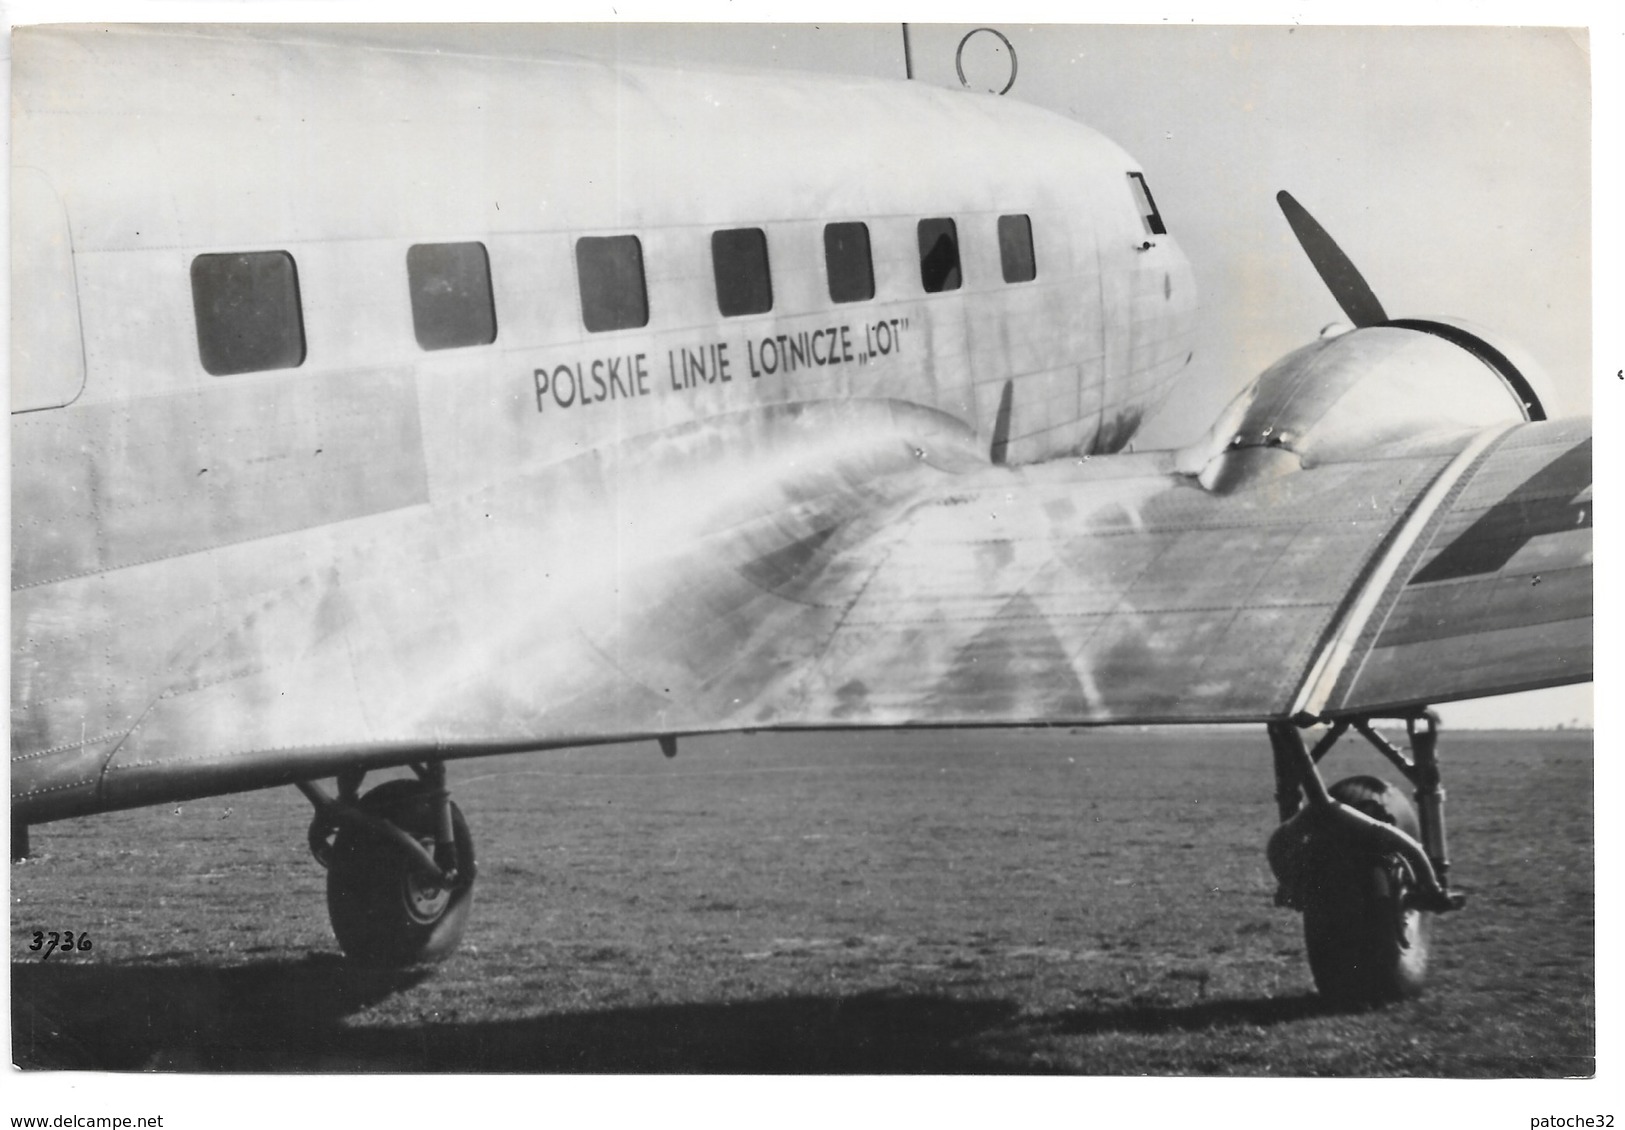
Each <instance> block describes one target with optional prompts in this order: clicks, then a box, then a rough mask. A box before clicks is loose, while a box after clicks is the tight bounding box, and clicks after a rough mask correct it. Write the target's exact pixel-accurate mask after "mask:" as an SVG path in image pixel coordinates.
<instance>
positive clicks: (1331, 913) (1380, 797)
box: [1303, 777, 1429, 1004]
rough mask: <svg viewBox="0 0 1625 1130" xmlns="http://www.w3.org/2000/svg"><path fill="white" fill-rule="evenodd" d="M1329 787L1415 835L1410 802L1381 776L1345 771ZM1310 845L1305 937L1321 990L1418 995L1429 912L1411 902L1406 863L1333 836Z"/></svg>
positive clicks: (1381, 996) (1347, 995)
mask: <svg viewBox="0 0 1625 1130" xmlns="http://www.w3.org/2000/svg"><path fill="white" fill-rule="evenodd" d="M1328 791H1329V792H1330V793H1331V796H1332V798H1333V799H1334V800H1338V801H1341V802H1342V803H1344V804H1346V805H1348V806H1349V807H1351V808H1355V809H1358V810H1359V811H1361V812H1363V813H1365V814H1366V815H1367V816H1370V817H1372V818H1374V819H1377V820H1381V821H1382V822H1384V823H1386V824H1392V825H1394V826H1395V827H1397V828H1399V829H1400V830H1401V831H1403V832H1405V833H1407V834H1408V835H1410V836H1412V837H1418V836H1419V835H1420V822H1419V821H1418V819H1417V815H1416V809H1415V807H1414V806H1413V805H1412V804H1411V802H1410V800H1409V799H1408V798H1407V797H1406V796H1405V795H1404V794H1403V793H1401V792H1400V791H1399V790H1398V789H1396V788H1395V787H1394V786H1392V785H1390V784H1388V782H1386V781H1383V780H1379V779H1378V778H1376V777H1349V778H1348V779H1346V780H1343V781H1339V782H1338V783H1337V784H1335V785H1333V786H1332V787H1331V788H1330V789H1329V790H1328ZM1310 850H1311V851H1312V852H1313V856H1312V858H1311V859H1310V860H1309V861H1307V862H1308V867H1307V869H1306V870H1307V873H1306V876H1305V879H1306V882H1305V890H1304V901H1303V940H1304V944H1305V946H1306V948H1307V949H1308V952H1309V969H1310V972H1311V973H1313V974H1314V978H1315V987H1316V988H1318V989H1319V990H1320V995H1321V996H1322V997H1324V998H1326V999H1327V1000H1328V1001H1332V1002H1334V1003H1337V1004H1375V1003H1382V1002H1387V1001H1394V1000H1400V999H1403V998H1406V997H1413V996H1416V995H1417V994H1418V993H1420V992H1421V991H1422V983H1423V981H1424V979H1425V977H1426V975H1427V964H1428V924H1429V923H1428V918H1429V916H1428V915H1426V914H1424V912H1422V911H1421V910H1418V909H1416V908H1415V907H1414V906H1413V905H1410V903H1411V900H1410V898H1409V895H1410V894H1411V890H1412V886H1413V878H1414V877H1413V876H1412V874H1411V870H1410V866H1409V864H1407V863H1406V862H1405V861H1404V860H1403V859H1401V858H1400V857H1399V856H1398V855H1395V854H1392V853H1388V854H1376V853H1373V852H1372V851H1371V850H1370V849H1369V848H1365V849H1362V848H1360V847H1358V846H1357V845H1355V844H1353V843H1350V842H1348V841H1347V840H1346V839H1345V838H1344V837H1342V836H1338V835H1335V834H1333V835H1325V836H1323V837H1320V838H1318V839H1317V841H1316V842H1315V844H1314V845H1313V847H1312V848H1311V849H1310Z"/></svg>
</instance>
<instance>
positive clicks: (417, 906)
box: [401, 839, 451, 922]
mask: <svg viewBox="0 0 1625 1130" xmlns="http://www.w3.org/2000/svg"><path fill="white" fill-rule="evenodd" d="M418 842H419V843H421V844H423V846H424V847H425V848H427V849H429V850H430V851H433V850H434V840H432V839H420V840H419V841H418ZM401 884H402V887H403V892H404V894H405V896H406V899H405V902H406V909H407V912H408V913H409V914H411V915H412V917H413V918H416V919H417V920H418V921H419V922H433V921H435V920H436V919H437V918H439V917H440V916H441V915H442V914H444V913H445V912H446V906H447V904H448V903H450V902H451V887H450V886H448V885H446V884H443V883H437V882H435V881H434V880H433V879H426V878H424V877H423V876H422V875H419V874H418V873H417V871H416V870H415V869H411V868H408V869H407V871H406V874H405V875H404V876H403V877H402V880H401Z"/></svg>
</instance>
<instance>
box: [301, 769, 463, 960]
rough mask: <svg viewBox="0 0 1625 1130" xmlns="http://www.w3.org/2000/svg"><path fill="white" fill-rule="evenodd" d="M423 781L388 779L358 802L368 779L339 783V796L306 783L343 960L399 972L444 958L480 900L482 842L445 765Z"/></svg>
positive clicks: (316, 851)
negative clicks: (477, 843) (477, 847)
mask: <svg viewBox="0 0 1625 1130" xmlns="http://www.w3.org/2000/svg"><path fill="white" fill-rule="evenodd" d="M412 769H413V771H414V772H415V773H416V774H417V780H404V779H403V780H395V781H386V782H384V783H383V784H381V785H379V786H378V787H377V788H375V789H372V790H371V791H369V792H368V793H367V794H366V795H365V796H360V797H358V796H357V793H358V791H359V789H360V787H361V779H362V776H363V774H362V773H361V772H360V771H354V772H350V773H346V774H343V775H341V776H340V777H339V779H338V790H339V795H338V797H337V799H334V798H333V797H330V796H328V795H327V794H326V793H325V792H324V791H322V789H321V788H320V787H319V786H318V785H316V784H314V783H312V782H309V781H301V782H299V783H298V787H299V790H300V791H301V792H303V793H304V794H305V796H306V798H308V799H309V800H310V802H311V804H312V805H314V806H315V809H316V814H315V816H313V817H312V819H311V824H310V833H309V841H310V850H311V854H312V855H314V856H315V857H316V860H317V862H319V863H321V864H322V866H324V867H326V868H327V912H328V916H329V918H330V919H331V921H332V923H333V933H334V935H335V936H337V938H338V942H339V946H340V948H342V949H343V950H344V953H345V956H347V957H349V958H350V959H351V960H353V961H357V962H359V963H362V964H365V965H377V966H387V967H394V968H400V967H405V966H413V965H426V964H431V963H433V962H437V961H441V960H443V959H445V958H446V957H447V956H449V955H450V954H451V952H452V951H453V950H455V949H456V948H457V943H458V942H460V941H461V940H462V936H463V929H464V928H465V927H466V926H467V925H468V915H469V910H470V909H471V907H472V906H473V899H474V841H473V838H472V837H471V836H470V835H469V832H468V825H467V824H466V823H465V822H464V820H463V814H462V813H461V812H460V811H459V810H458V808H457V806H456V805H455V804H453V803H452V801H451V798H450V797H449V795H448V794H447V792H446V774H445V767H444V766H443V765H442V764H441V763H440V762H429V763H427V764H425V765H414V766H413V767H412Z"/></svg>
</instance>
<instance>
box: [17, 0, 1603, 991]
mask: <svg viewBox="0 0 1625 1130" xmlns="http://www.w3.org/2000/svg"><path fill="white" fill-rule="evenodd" d="M13 42H14V49H13V51H14V53H13V71H12V73H13V84H14V95H13V127H12V174H11V176H12V181H11V183H12V194H13V195H12V199H13V205H12V208H13V214H12V215H13V249H14V250H13V267H12V270H13V276H12V278H13V286H12V293H13V313H12V352H11V396H12V412H13V415H12V431H11V444H12V483H13V487H12V491H13V494H12V604H11V614H12V642H11V649H12V650H11V659H12V663H11V688H10V689H11V703H12V730H11V733H12V757H11V790H12V791H11V797H12V808H11V820H12V842H13V848H12V850H13V857H14V858H17V857H19V856H25V855H26V854H27V851H28V848H29V828H30V827H31V826H33V825H38V824H44V823H48V822H50V821H55V820H61V819H66V818H77V817H86V816H90V815H93V814H96V813H101V812H107V811H112V810H117V809H124V808H131V807H138V806H143V805H154V804H168V803H174V802H178V801H184V800H188V799H193V798H199V797H207V796H212V795H219V794H225V793H234V792H240V791H244V790H251V789H264V788H271V787H284V786H289V785H292V786H294V787H297V788H298V789H300V790H301V791H302V792H303V793H304V795H305V796H306V797H307V798H308V799H309V800H310V802H311V804H312V808H313V817H312V822H311V825H310V827H309V829H308V832H307V839H308V843H309V846H310V849H311V852H312V854H313V855H314V856H315V858H316V860H317V861H318V862H319V863H320V864H321V865H322V866H324V867H325V868H326V869H327V901H328V908H329V913H330V918H331V922H332V926H333V930H334V933H335V935H336V938H337V941H338V944H339V946H340V947H341V949H342V950H343V951H344V953H345V954H346V955H348V957H350V958H351V959H353V960H355V961H356V962H357V963H359V964H370V965H386V966H410V965H419V964H426V963H432V962H435V961H439V960H441V959H444V958H445V957H447V956H448V955H449V954H451V953H452V952H453V951H454V950H455V949H456V947H457V945H458V942H459V940H460V938H461V936H462V933H463V931H464V929H465V927H466V925H467V922H468V920H469V916H470V913H471V908H472V894H473V887H474V883H475V875H476V871H477V865H476V852H475V848H474V844H473V839H472V835H471V833H470V831H469V827H468V824H467V822H466V820H465V819H464V817H463V815H462V813H461V812H460V810H459V809H458V807H457V805H456V804H455V803H454V802H452V800H451V799H450V797H449V795H448V790H447V787H446V773H445V765H446V763H447V762H448V761H450V760H453V759H458V758H469V757H478V756H483V755H491V754H498V753H513V752H521V751H543V750H553V749H562V748H572V747H589V746H593V745H596V744H603V743H617V742H629V741H652V742H655V743H657V744H658V745H659V747H660V748H661V750H662V751H663V752H664V753H666V754H667V755H674V754H675V753H676V752H677V747H678V744H679V742H680V741H681V740H682V739H683V738H685V737H687V736H690V735H697V734H713V733H723V732H758V731H775V730H780V731H783V730H815V731H838V730H853V729H906V728H936V727H1010V726H1068V727H1089V726H1103V725H1125V724H1190V725H1200V724H1212V723H1248V724H1252V725H1256V726H1258V727H1260V728H1261V729H1262V730H1263V731H1264V736H1265V737H1267V740H1268V741H1269V742H1270V746H1271V749H1272V751H1273V755H1274V775H1275V781H1274V789H1275V798H1276V800H1277V804H1278V811H1279V816H1280V824H1279V826H1278V827H1277V829H1276V830H1275V832H1274V833H1273V835H1272V836H1271V837H1270V842H1269V844H1268V846H1267V856H1268V859H1269V861H1270V864H1271V866H1272V868H1273V870H1274V873H1275V875H1276V878H1277V880H1278V883H1279V890H1278V893H1277V901H1278V902H1279V903H1280V904H1281V905H1282V906H1284V907H1288V908H1291V909H1293V910H1295V911H1299V912H1301V913H1302V914H1303V920H1304V933H1305V946H1306V951H1307V955H1308V960H1309V965H1310V969H1311V972H1312V974H1313V977H1314V980H1315V983H1316V985H1317V987H1318V989H1319V991H1320V992H1321V993H1322V994H1323V995H1324V996H1325V997H1327V998H1328V999H1331V1000H1338V1001H1351V1002H1354V1001H1362V1002H1363V1001H1381V1000H1391V999H1396V998H1401V997H1405V996H1409V995H1412V994H1414V993H1416V992H1419V991H1420V990H1421V989H1422V987H1423V985H1424V983H1425V978H1426V971H1427V962H1428V951H1429V942H1428V931H1429V922H1430V919H1431V917H1432V916H1433V915H1435V914H1438V913H1445V912H1449V911H1453V910H1456V909H1458V908H1459V907H1460V906H1461V904H1462V901H1463V900H1462V898H1461V896H1460V895H1459V893H1457V892H1456V891H1454V890H1453V889H1452V888H1451V885H1450V881H1449V864H1450V861H1449V857H1448V849H1447V837H1446V825H1445V816H1444V808H1443V800H1444V792H1443V789H1442V787H1441V774H1440V771H1439V766H1438V758H1437V744H1438V725H1437V716H1436V715H1435V714H1434V713H1433V711H1432V707H1434V706H1436V705H1438V704H1440V703H1445V702H1450V701H1455V700H1460V699H1467V698H1476V697H1482V696H1488V695H1495V694H1502V693H1508V692H1513V691H1519V690H1526V689H1532V688H1540V687H1551V686H1559V685H1563V684H1569V683H1576V682H1584V681H1587V680H1589V679H1590V678H1591V676H1592V620H1591V614H1592V613H1591V609H1592V590H1591V556H1592V541H1591V524H1592V504H1591V497H1592V475H1591V424H1590V421H1589V420H1588V419H1584V418H1576V419H1547V407H1546V406H1547V404H1548V401H1549V393H1548V392H1547V391H1546V389H1545V386H1544V384H1543V378H1542V377H1541V376H1540V375H1539V373H1538V371H1537V370H1536V369H1535V367H1534V366H1533V365H1532V364H1530V363H1529V362H1527V361H1526V360H1525V359H1523V357H1522V356H1521V354H1520V353H1519V352H1518V351H1517V350H1515V349H1514V348H1513V347H1512V346H1510V345H1508V344H1507V343H1504V342H1500V341H1497V340H1496V339H1495V338H1494V337H1493V335H1491V334H1488V333H1486V332H1485V331H1482V330H1478V329H1475V328H1473V327H1471V326H1468V325H1465V324H1462V323H1458V322H1455V321H1451V320H1446V319H1440V318H1431V317H1415V316H1409V315H1401V316H1394V315H1391V314H1390V313H1389V312H1388V311H1387V309H1386V308H1385V307H1384V306H1383V305H1382V303H1381V302H1380V301H1379V299H1378V298H1377V296H1376V295H1375V293H1374V292H1373V290H1372V289H1371V287H1370V286H1369V285H1368V284H1367V283H1366V282H1365V280H1364V278H1363V277H1362V275H1361V273H1360V272H1359V270H1358V269H1357V268H1356V267H1355V266H1354V264H1353V263H1352V262H1351V261H1350V259H1349V258H1348V256H1347V255H1345V254H1344V252H1343V251H1342V250H1341V249H1340V247H1339V246H1338V244H1337V243H1336V242H1335V241H1334V240H1333V239H1332V237H1331V236H1330V235H1329V234H1328V233H1327V232H1326V230H1325V229H1324V228H1323V227H1322V226H1321V225H1320V224H1319V223H1318V222H1317V221H1316V220H1315V219H1314V218H1313V217H1312V216H1311V215H1310V213H1309V212H1308V211H1307V210H1306V209H1305V208H1304V207H1303V206H1302V205H1301V204H1299V203H1298V202H1297V201H1296V200H1295V199H1294V198H1293V197H1292V196H1291V195H1290V194H1288V193H1287V192H1282V193H1281V194H1280V196H1279V198H1278V199H1279V204H1280V207H1281V209H1282V211H1283V216H1284V222H1285V223H1286V224H1287V225H1288V226H1289V227H1290V229H1291V231H1292V232H1293V233H1294V234H1295V235H1296V237H1297V239H1298V241H1299V243H1300V244H1301V246H1302V248H1303V250H1304V252H1305V253H1306V254H1307V256H1308V258H1309V260H1310V261H1311V263H1312V265H1313V266H1314V268H1315V270H1316V271H1317V272H1318V274H1319V275H1320V276H1321V278H1322V279H1323V280H1324V282H1325V284H1326V286H1327V287H1328V289H1329V291H1330V293H1331V297H1332V298H1333V300H1334V301H1335V303H1336V304H1337V305H1338V306H1339V307H1340V308H1341V310H1342V312H1343V314H1344V316H1345V317H1346V318H1347V320H1348V323H1349V325H1348V326H1347V327H1344V328H1343V329H1342V331H1341V332H1336V331H1333V332H1327V333H1323V334H1322V335H1321V336H1319V337H1318V338H1316V339H1315V340H1313V341H1311V342H1310V343H1309V344H1307V345H1305V346H1303V347H1301V348H1299V349H1297V350H1295V351H1293V352H1291V353H1289V354H1288V355H1286V356H1285V357H1283V358H1281V359H1280V360H1279V361H1277V362H1276V363H1275V364H1273V365H1271V366H1269V367H1268V368H1267V369H1265V370H1264V371H1263V372H1262V373H1260V374H1259V375H1258V376H1257V377H1255V378H1254V379H1253V380H1252V381H1251V382H1250V383H1248V384H1247V385H1246V386H1245V388H1244V389H1243V390H1242V391H1241V393H1240V394H1239V395H1238V396H1237V397H1236V398H1235V400H1234V401H1233V402H1232V403H1231V404H1230V405H1229V407H1227V408H1226V409H1225V410H1224V411H1223V412H1222V413H1220V414H1219V416H1218V417H1217V418H1216V419H1214V420H1213V421H1212V422H1211V424H1210V426H1209V427H1207V429H1206V431H1205V433H1204V434H1203V435H1202V436H1201V438H1199V439H1197V440H1196V441H1195V442H1192V443H1188V444H1185V445H1182V446H1180V447H1177V448H1170V449H1166V450H1145V449H1136V447H1137V445H1136V443H1135V440H1136V437H1137V436H1138V435H1140V433H1141V428H1142V425H1143V423H1144V421H1145V420H1146V419H1147V418H1148V417H1149V416H1150V415H1151V414H1152V413H1153V412H1154V411H1156V410H1157V409H1158V408H1159V407H1160V406H1162V405H1164V404H1166V403H1167V402H1168V401H1169V399H1170V398H1171V397H1174V396H1177V395H1178V394H1179V390H1180V388H1181V381H1182V379H1183V378H1184V377H1185V375H1186V372H1187V366H1188V365H1189V363H1190V361H1191V359H1192V356H1193V352H1194V325H1195V311H1196V302H1197V296H1196V290H1195V284H1194V280H1193V274H1192V270H1191V267H1190V264H1189V263H1188V262H1187V260H1186V258H1185V256H1184V254H1183V253H1182V251H1181V250H1180V247H1179V244H1178V242H1177V239H1176V235H1177V232H1176V231H1174V230H1172V228H1173V227H1176V226H1177V225H1170V224H1169V222H1168V221H1167V220H1166V219H1165V218H1164V216H1163V214H1162V212H1161V211H1160V209H1159V207H1158V204H1157V201H1156V197H1155V195H1154V193H1153V189H1152V185H1151V183H1150V181H1149V180H1148V178H1147V175H1146V171H1145V169H1144V168H1143V167H1142V166H1141V165H1140V164H1139V163H1138V162H1136V161H1135V160H1134V158H1132V157H1130V156H1129V155H1128V154H1127V153H1125V152H1124V151H1123V150H1122V149H1120V148H1119V147H1118V146H1116V145H1115V144H1113V143H1112V142H1110V141H1108V140H1106V139H1105V138H1104V137H1102V136H1101V135H1099V134H1098V133H1096V132H1094V131H1093V130H1091V129H1089V128H1087V127H1085V126H1083V125H1081V124H1079V123H1077V122H1074V121H1072V120H1070V119H1069V118H1067V117H1064V116H1062V115H1058V114H1055V113H1052V112H1049V111H1046V110H1042V109H1039V108H1037V107H1034V106H1030V105H1024V104H1022V103H1020V102H1019V101H1015V100H1013V99H1008V98H1003V99H1001V98H998V97H993V96H977V95H972V94H968V93H965V92H959V91H951V90H948V89H943V88H937V87H932V86H927V85H923V84H920V83H911V82H907V81H888V80H882V79H876V78H856V77H839V76H830V75H792V74H782V73H781V74H774V75H771V76H763V75H755V74H750V73H747V72H732V71H704V72H700V71H695V70H677V69H669V68H662V67H659V66H654V65H649V66H615V65H610V64H607V63H604V62H601V61H595V60H592V59H586V58H574V57H568V56H558V57H538V56H535V55H534V54H523V53H518V52H515V53H512V54H505V53H504V52H503V51H502V50H500V49H498V50H494V51H489V52H484V53H475V52H468V51H443V52H442V51H434V50H431V49H427V48H425V49H414V48H413V47H411V46H408V45H403V44H401V43H390V44H375V45H365V44H358V43H356V42H355V41H353V40H346V39H344V38H342V37H335V36H333V35H331V34H329V33H327V32H324V31H323V30H321V29H316V28H299V27H283V28H273V29H269V30H267V29H258V30H253V31H250V30H246V29H241V28H229V27H184V26H170V27H161V28H160V27H109V28H87V27H67V26H63V27H25V28H19V29H17V31H16V32H15V37H14V41H13ZM1382 721H1390V722H1399V723H1402V724H1403V725H1404V727H1405V731H1406V734H1407V742H1406V745H1407V748H1406V749H1400V748H1398V747H1396V746H1395V745H1394V744H1392V743H1391V742H1390V741H1389V740H1388V738H1387V737H1385V736H1384V734H1383V733H1382V732H1380V731H1379V730H1378V729H1377V726H1376V723H1378V722H1382ZM1349 735H1357V736H1359V737H1361V738H1363V739H1364V740H1366V741H1368V742H1369V743H1371V744H1372V745H1373V746H1374V747H1375V748H1376V749H1377V750H1378V751H1379V752H1380V753H1381V754H1382V755H1383V756H1384V757H1385V758H1386V759H1387V760H1388V761H1389V762H1390V763H1391V764H1392V765H1393V766H1394V768H1395V771H1396V773H1397V774H1398V776H1399V777H1401V778H1403V779H1404V780H1405V781H1406V782H1408V783H1409V784H1410V785H1411V786H1412V787H1413V789H1414V791H1415V797H1416V801H1415V804H1413V803H1412V801H1411V800H1410V799H1409V798H1408V797H1407V796H1406V795H1405V794H1404V793H1403V792H1402V791H1401V790H1400V789H1399V788H1398V787H1396V786H1394V785H1392V784H1390V783H1387V782H1385V781H1382V780H1380V779H1378V778H1374V777H1368V776H1356V777H1351V778H1347V779H1344V780H1341V781H1337V782H1336V783H1332V784H1328V783H1327V781H1326V779H1325V778H1324V777H1323V776H1322V774H1321V771H1320V763H1321V762H1322V760H1323V759H1324V758H1325V756H1326V755H1327V754H1328V753H1329V752H1330V751H1331V750H1332V747H1333V745H1334V744H1335V743H1337V742H1338V741H1340V740H1341V739H1342V738H1343V737H1345V736H1349ZM1306 736H1307V737H1308V738H1313V741H1312V743H1311V741H1309V740H1306ZM402 766H409V767H410V768H411V770H412V771H413V772H412V776H411V777H410V778H397V779H393V780H389V781H386V782H384V783H383V784H380V785H377V786H376V787H374V788H372V789H371V790H369V791H365V792H363V791H362V785H363V783H364V778H365V776H366V774H368V773H371V772H376V771H380V770H384V769H389V768H398V767H402ZM329 778H331V779H332V780H333V782H334V783H333V785H332V786H330V787H329V786H327V785H325V784H324V783H323V782H325V781H326V780H327V779H329Z"/></svg>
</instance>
